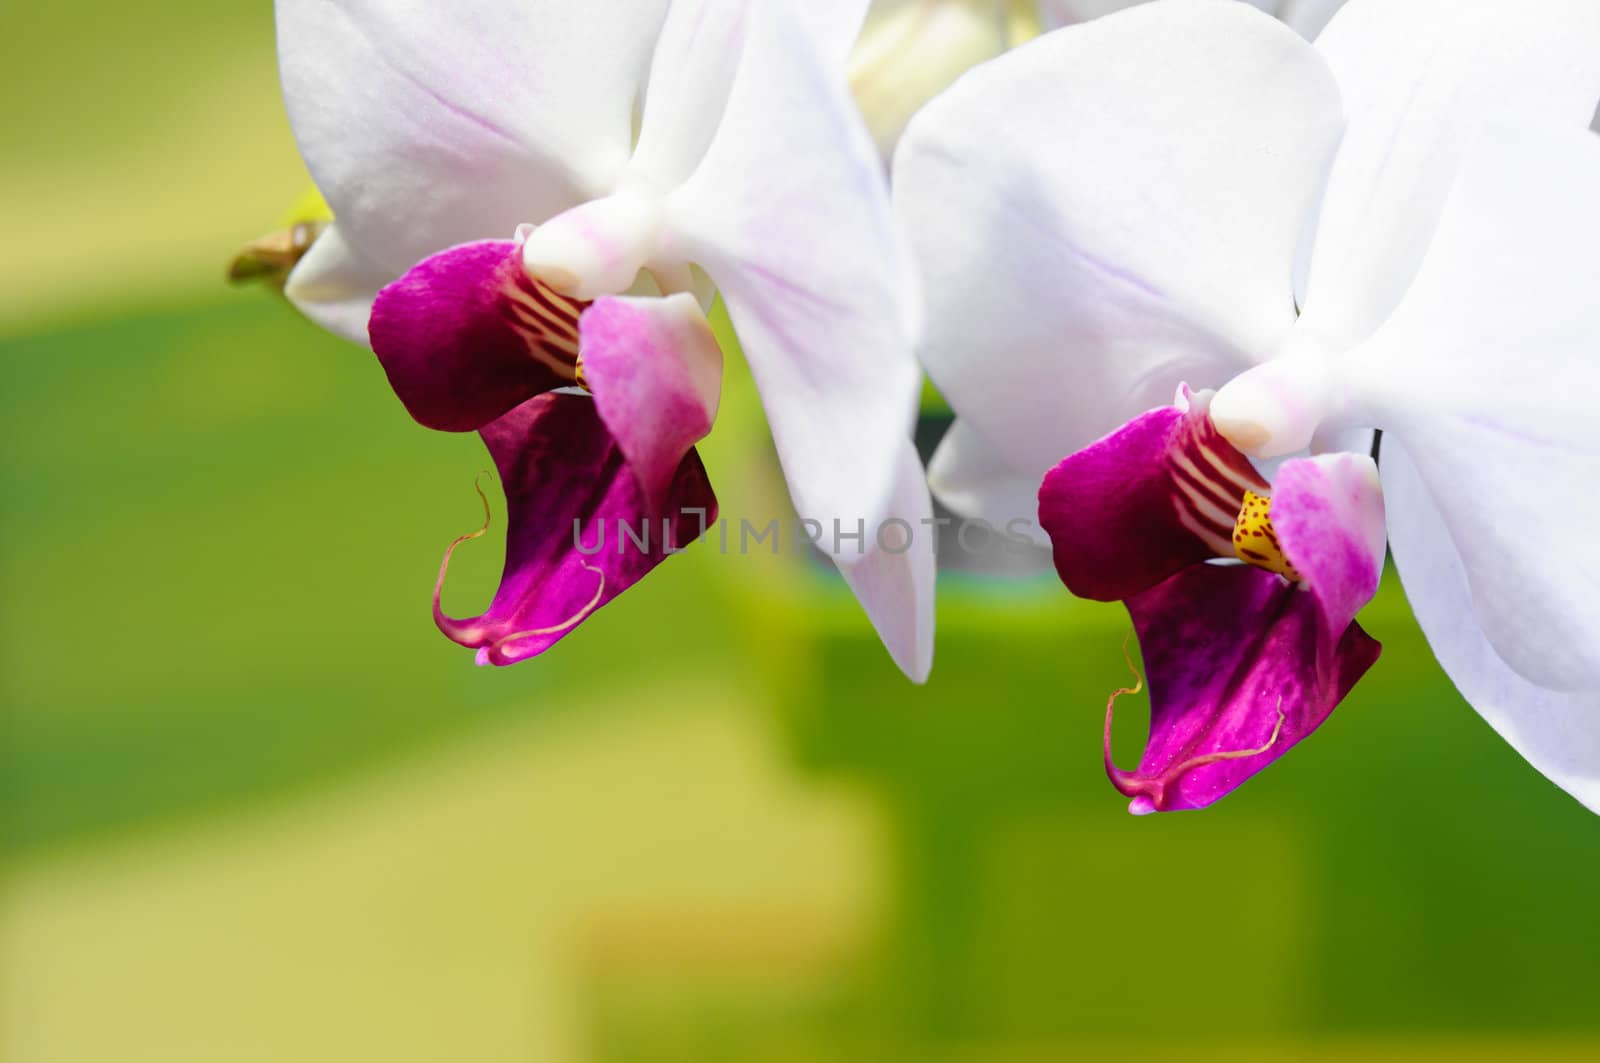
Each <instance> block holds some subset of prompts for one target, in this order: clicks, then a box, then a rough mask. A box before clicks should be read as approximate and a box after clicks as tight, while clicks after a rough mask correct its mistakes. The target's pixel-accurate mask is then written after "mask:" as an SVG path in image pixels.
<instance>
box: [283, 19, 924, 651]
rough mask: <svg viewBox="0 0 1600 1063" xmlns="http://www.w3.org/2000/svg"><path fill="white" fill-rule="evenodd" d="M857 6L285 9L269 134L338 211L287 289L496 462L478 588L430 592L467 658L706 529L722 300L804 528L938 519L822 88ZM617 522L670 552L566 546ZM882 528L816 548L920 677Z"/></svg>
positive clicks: (877, 231) (876, 264) (888, 234)
mask: <svg viewBox="0 0 1600 1063" xmlns="http://www.w3.org/2000/svg"><path fill="white" fill-rule="evenodd" d="M866 6H867V5H866V2H865V0H830V2H817V0H804V2H801V0H763V2H761V3H747V2H744V0H671V2H669V0H615V2H609V3H604V4H596V3H586V2H580V0H470V2H462V3H451V4H430V3H422V2H419V0H398V2H381V3H380V2H377V0H279V3H278V5H277V13H278V34H279V47H280V53H281V66H282V74H283V86H284V96H285V99H286V101H287V104H288V109H289V115H290V119H291V122H292V124H293V126H294V131H295V135H296V138H297V139H298V141H299V144H300V147H301V150H302V152H303V153H304V155H305V158H306V161H307V164H308V166H309V167H310V169H311V172H312V176H313V177H314V178H315V180H316V182H317V184H318V186H319V188H321V190H322V192H323V193H324V194H325V196H326V197H327V200H328V203H329V204H330V205H331V207H332V208H333V213H334V215H335V217H336V219H337V220H336V221H335V223H334V225H333V227H332V228H331V229H330V230H329V231H327V232H326V233H324V234H323V236H322V237H321V238H320V239H318V240H317V242H316V243H315V244H314V245H313V247H312V249H311V251H310V253H309V254H307V255H306V257H305V258H304V259H303V260H302V261H301V262H300V264H299V265H298V266H297V267H296V269H295V270H294V272H293V274H292V275H291V276H290V277H289V280H288V284H287V287H286V293H287V294H288V295H289V297H290V298H291V299H293V300H294V301H295V302H296V304H297V305H298V306H299V307H300V308H301V309H302V310H304V311H305V312H306V313H307V314H308V315H309V316H311V317H312V318H314V319H315V320H317V321H319V322H321V323H322V324H324V325H326V326H327V327H329V328H330V329H333V330H334V331H337V332H339V333H341V334H343V335H345V336H347V337H349V338H350V339H352V340H355V341H357V342H363V343H366V342H370V344H371V345H372V347H373V349H374V350H375V352H376V353H377V355H378V358H379V360H380V361H381V362H382V364H383V367H384V370H385V371H386V373H387V374H388V377H389V380H390V383H391V384H392V385H393V387H394V390H395V392H396V394H397V395H398V396H399V398H400V399H401V400H402V402H404V404H405V406H406V408H407V409H408V410H409V411H410V412H411V414H412V415H413V416H414V417H415V418H416V419H417V420H418V421H419V422H420V423H422V424H424V425H427V426H429V427H432V428H437V429H441V430H446V431H479V432H481V434H482V435H483V437H484V440H485V442H486V443H487V444H488V446H489V449H490V451H491V453H492V454H493V456H494V459H495V463H496V465H497V467H498V468H499V471H500V474H501V479H502V481H503V483H504V485H505V489H506V495H507V504H508V508H509V510H510V521H511V528H510V533H509V540H508V554H507V561H506V570H505V575H504V576H503V578H502V582H501V587H500V591H499V593H497V595H496V597H495V600H494V603H493V604H492V605H491V607H490V609H489V611H488V612H487V613H485V614H484V615H483V616H480V617H476V618H473V619H471V620H456V619H453V618H450V617H446V616H445V615H444V614H443V613H442V611H440V610H439V609H438V607H437V592H436V596H435V600H436V605H435V612H436V615H437V617H438V622H439V624H440V626H441V628H442V629H443V630H444V631H445V632H446V634H448V635H450V637H452V638H454V639H456V640H457V641H459V642H461V643H463V644H464V645H467V646H471V647H474V648H476V649H477V650H478V656H479V660H480V661H484V662H489V663H510V662H512V661H516V660H521V659H524V658H526V657H529V656H532V655H534V654H536V653H539V652H542V651H543V650H544V649H545V648H546V647H548V646H549V645H550V644H552V643H553V642H555V641H556V640H557V639H559V638H560V637H562V636H563V635H564V634H566V633H567V632H568V631H570V630H572V628H573V627H574V626H575V625H576V624H577V623H578V622H580V621H581V620H582V619H583V618H584V617H586V616H587V615H589V613H590V612H592V611H593V610H594V609H595V608H598V607H599V606H601V605H603V604H605V602H607V601H609V600H610V599H611V598H613V597H615V595H616V594H618V593H620V592H621V591H622V590H624V589H626V587H627V586H629V585H631V584H632V583H633V582H634V581H636V580H637V579H639V578H641V577H642V576H643V575H644V574H645V572H647V571H648V570H649V569H650V568H651V567H653V565H654V564H656V563H658V562H659V561H660V560H662V559H663V557H664V556H666V553H667V552H670V551H669V550H667V549H664V547H679V546H682V545H683V544H684V543H685V542H687V540H688V539H691V538H693V537H694V535H695V534H696V533H697V532H698V530H699V527H697V524H696V522H697V521H698V522H700V524H702V525H703V522H704V520H705V519H707V518H708V516H709V515H711V514H714V511H715V499H714V497H713V496H712V494H711V489H710V485H709V482H708V481H707V479H706V476H705V471H704V469H703V468H702V467H701V465H700V462H699V458H698V456H697V455H696V453H695V451H694V444H695V442H696V441H697V440H699V439H700V438H701V437H703V436H704V435H705V434H706V433H707V432H708V431H709V430H710V427H711V424H712V421H713V418H714V416H715V412H716V406H717V397H718V393H719V386H720V374H721V352H720V351H718V350H717V348H716V344H715V341H714V340H713V339H712V337H711V333H710V331H709V329H708V328H707V327H706V323H705V319H704V316H703V311H704V308H705V307H706V306H707V305H708V304H709V300H710V298H711V296H712V293H713V290H715V291H716V292H718V293H720V294H721V297H722V298H723V299H724V300H725V302H726V304H727V307H728V310H729V313H730V315H731V317H732V320H733V323H734V326H735V329H736V330H737V332H738V335H739V338H740V341H741V345H742V347H743V349H744V351H745V353H746V355H747V356H748V359H749V362H750V365H751V368H752V371H753V372H754V374H755V377H756V382H757V385H758V387H759V389H760V392H761V396H762V400H763V403H764V405H765V407H766V411H767V415H768V420H769V422H770V423H771V425H772V431H773V436H774V441H775V442H776V444H777V449H778V453H779V456H780V459H781V461H782V464H783V469H784V473H785V476H786V478H787V480H788V483H789V487H790V492H791V495H792V497H793V500H794V504H795V507H796V509H797V511H798V512H799V514H800V515H801V516H802V517H806V518H810V519H812V520H815V521H817V522H818V524H819V525H820V526H821V527H823V528H825V529H826V528H832V527H833V526H834V522H835V521H838V522H840V523H841V524H842V525H844V526H846V527H849V528H854V527H856V525H857V523H858V522H863V523H864V524H865V526H866V527H867V528H868V529H873V528H878V527H881V526H883V525H884V523H885V522H886V521H888V522H890V523H891V524H893V521H892V520H891V518H893V519H895V520H899V521H903V522H905V524H906V525H907V526H909V527H910V528H913V529H920V527H921V525H920V522H921V521H922V520H923V519H925V518H927V517H928V516H929V515H930V514H929V501H928V496H927V491H926V488H925V486H924V484H923V479H922V470H921V466H920V464H919V462H918V460H917V456H916V453H915V451H914V449H913V447H912V444H911V442H910V440H909V430H910V419H911V417H912V413H913V409H914V404H915V401H916V396H917V393H918V384H919V374H918V370H917V367H916V365H915V362H914V360H913V358H912V353H911V342H912V340H911V336H912V330H913V328H914V320H913V310H912V308H913V306H914V298H913V296H912V293H911V288H910V283H909V276H910V270H909V268H908V266H907V259H906V256H905V255H904V254H903V252H902V248H901V245H900V243H899V241H898V239H897V236H896V230H895V226H894V224H893V219H892V215H891V211H890V207H889V201H888V193H887V189H886V187H885V185H884V181H883V177H882V169H881V164H880V162H879V161H878V157H877V155H876V153H875V151H874V147H873V143H872V140H871V138H870V137H869V135H868V133H867V131H866V128H865V126H864V124H863V122H862V120H861V117H860V115H859V114H858V112H857V111H856V109H855V106H854V104H853V103H852V101H851V98H850V94H849V91H848V88H847V86H846V79H845V75H844V68H845V58H846V54H847V52H848V49H849V47H850V45H851V42H852V41H853V40H854V37H855V34H856V31H857V29H858V28H859V26H860V23H861V19H862V17H863V14H864V10H865V8H866ZM636 129H637V135H635V130H636ZM612 518H617V519H633V520H637V521H642V522H645V523H646V524H647V525H648V526H650V527H659V528H661V529H663V538H665V539H666V540H667V542H666V543H662V542H660V541H657V542H656V543H655V544H653V545H652V547H651V548H650V549H649V550H647V551H644V552H625V553H615V552H613V551H612V550H610V549H607V550H606V551H604V552H603V553H601V554H598V555H595V556H594V557H593V558H589V557H586V556H585V555H584V554H583V553H582V552H581V551H578V550H575V549H574V531H573V529H574V527H575V523H574V522H576V526H577V527H580V528H588V527H590V526H593V525H595V524H596V523H597V522H601V523H603V522H606V521H609V520H611V519H612ZM586 534H588V536H589V537H588V539H587V540H586V541H590V542H592V541H593V534H592V532H589V533H586ZM874 538H875V537H874V536H873V535H872V534H871V533H870V532H869V534H868V536H867V537H866V542H865V544H864V545H863V546H862V547H861V549H860V550H859V551H858V550H857V549H855V548H854V541H852V540H846V541H845V545H844V548H843V549H836V550H835V552H834V560H835V562H836V563H837V564H838V566H839V569H840V571H841V572H842V573H843V574H844V576H845V578H846V580H847V581H848V582H849V583H850V585H851V586H852V588H854V590H855V591H856V593H857V595H858V597H859V598H860V599H861V602H862V604H863V606H864V607H865V609H866V611H867V613H868V615H869V616H870V617H871V619H872V621H873V623H874V624H875V625H877V627H878V630H879V632H880V634H881V635H882V637H883V639H884V642H885V644H886V645H887V646H888V648H889V651H890V653H891V654H892V655H893V656H894V659H895V661H896V662H897V663H898V664H899V665H900V667H901V668H902V669H903V670H904V671H905V672H906V673H907V674H908V675H910V676H912V677H913V678H914V679H918V680H920V679H922V678H923V677H924V676H925V675H926V674H927V671H928V668H929V666H930V663H931V656H932V638H933V601H932V595H933V557H932V552H931V549H924V548H923V547H925V546H926V544H925V543H924V542H922V541H921V540H922V539H923V538H926V537H925V536H924V537H918V539H917V541H915V542H913V543H912V544H910V548H909V549H906V550H903V551H898V552H896V551H894V550H890V549H884V548H882V546H881V541H880V542H874ZM826 542H827V540H826V539H825V543H826ZM834 545H836V546H837V544H834ZM591 561H592V563H591ZM441 580H442V574H441Z"/></svg>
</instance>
